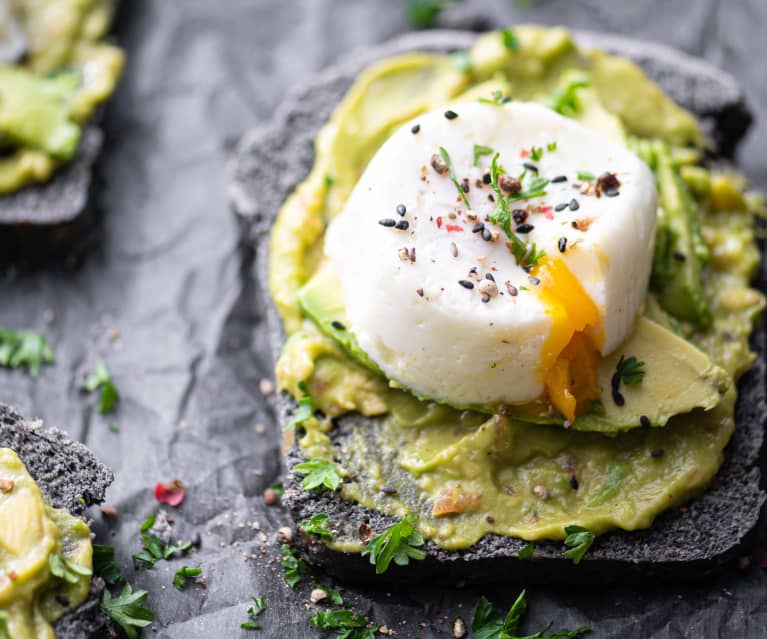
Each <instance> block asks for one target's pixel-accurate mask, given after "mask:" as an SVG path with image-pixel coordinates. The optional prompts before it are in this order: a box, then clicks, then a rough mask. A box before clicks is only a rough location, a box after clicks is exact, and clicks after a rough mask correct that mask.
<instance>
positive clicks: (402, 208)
mask: <svg viewBox="0 0 767 639" xmlns="http://www.w3.org/2000/svg"><path fill="white" fill-rule="evenodd" d="M405 213H407V208H405V205H404V204H397V214H398V215H405Z"/></svg>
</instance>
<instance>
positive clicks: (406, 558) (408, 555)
mask: <svg viewBox="0 0 767 639" xmlns="http://www.w3.org/2000/svg"><path fill="white" fill-rule="evenodd" d="M415 522H416V518H415V517H414V516H413V515H406V516H405V517H403V518H402V519H401V520H400V521H399V522H398V523H396V524H394V525H393V526H391V528H389V529H388V530H386V531H384V532H382V533H380V534H378V535H375V536H374V537H373V538H372V539H371V540H370V541H369V542H368V543H367V545H366V546H365V548H364V550H363V551H362V556H363V557H364V556H365V555H370V563H371V564H373V565H374V566H375V567H376V574H377V575H380V574H381V573H384V572H386V570H387V569H388V568H389V565H390V564H391V562H392V561H394V563H395V564H397V565H398V566H407V565H408V564H409V563H410V560H411V559H417V560H420V559H425V558H426V553H425V552H424V551H423V550H420V549H419V548H418V546H423V543H424V541H423V537H422V536H421V533H419V532H418V531H417V530H416V528H415Z"/></svg>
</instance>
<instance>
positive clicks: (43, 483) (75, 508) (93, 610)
mask: <svg viewBox="0 0 767 639" xmlns="http://www.w3.org/2000/svg"><path fill="white" fill-rule="evenodd" d="M0 448H11V449H12V450H14V451H15V452H16V454H17V455H18V456H19V457H20V459H21V461H23V462H24V464H25V465H26V467H27V469H28V470H29V473H30V475H32V477H33V479H34V480H35V481H36V482H37V485H38V486H40V489H41V490H42V492H43V495H44V497H45V499H46V501H47V502H48V503H49V504H51V505H52V506H54V507H56V508H65V509H67V510H68V511H69V512H70V513H72V514H73V515H76V516H78V517H84V515H85V511H86V510H87V509H88V508H89V507H90V506H93V505H95V504H99V503H101V502H102V501H103V500H104V496H105V494H106V490H107V488H108V487H109V485H110V484H111V483H112V481H113V479H114V476H113V475H112V471H111V470H109V468H107V467H106V466H104V465H103V464H102V463H101V462H100V461H99V460H98V459H96V457H95V456H94V455H93V453H91V452H90V451H89V450H88V449H87V448H86V447H85V446H83V445H82V444H80V443H77V442H74V441H72V440H71V439H69V438H68V437H67V436H66V435H65V434H64V433H62V432H61V431H59V430H56V429H41V428H35V427H33V426H32V425H30V423H29V422H27V421H25V420H24V418H23V417H22V416H21V415H19V414H18V413H17V412H16V411H15V410H13V409H12V408H10V407H8V406H6V405H4V404H0ZM103 591H104V582H103V581H102V580H101V579H99V578H98V577H94V578H93V579H92V580H91V591H90V596H89V597H88V599H87V601H86V602H85V603H84V604H83V605H81V606H80V607H79V608H77V609H76V610H73V611H72V612H70V613H69V614H67V615H65V616H64V617H62V618H61V619H59V621H57V622H56V624H55V625H54V631H55V633H56V637H57V639H112V638H114V637H117V633H116V631H115V628H114V624H113V623H112V621H111V620H110V619H109V618H108V617H107V616H106V615H104V613H102V612H101V609H100V608H99V604H100V601H101V595H102V593H103Z"/></svg>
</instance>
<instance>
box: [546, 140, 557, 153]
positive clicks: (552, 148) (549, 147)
mask: <svg viewBox="0 0 767 639" xmlns="http://www.w3.org/2000/svg"><path fill="white" fill-rule="evenodd" d="M546 150H547V151H548V152H549V153H553V152H554V151H556V150H557V143H556V142H549V143H548V144H547V145H546Z"/></svg>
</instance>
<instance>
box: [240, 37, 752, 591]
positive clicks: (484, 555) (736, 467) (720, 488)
mask: <svg viewBox="0 0 767 639" xmlns="http://www.w3.org/2000/svg"><path fill="white" fill-rule="evenodd" d="M474 37H475V36H474V35H473V34H471V33H468V32H460V31H431V32H424V33H418V34H412V35H408V36H405V37H402V38H399V39H397V40H394V41H392V42H390V43H388V44H385V45H383V46H380V47H376V48H373V49H368V50H365V51H363V52H358V53H357V54H356V55H353V56H351V57H350V58H349V60H347V61H346V62H342V63H341V64H339V65H338V66H336V67H333V68H331V69H329V70H327V71H326V72H324V73H323V74H321V75H320V76H318V77H317V78H316V79H315V80H314V81H313V82H311V83H310V84H308V85H306V86H304V87H301V88H299V89H298V90H296V91H295V92H294V93H293V96H292V98H290V99H289V100H288V101H287V102H286V103H285V105H284V106H283V107H282V108H281V109H280V110H279V112H278V114H277V116H276V118H275V120H274V121H273V122H272V123H271V124H269V125H268V126H266V127H263V128H261V129H258V130H255V131H252V132H250V133H249V134H246V135H245V137H244V138H243V140H242V142H241V144H240V146H239V149H238V152H237V156H236V160H235V164H234V179H233V182H232V186H231V199H232V203H233V206H234V209H235V211H236V213H237V215H238V218H239V220H240V222H241V224H242V225H243V227H244V228H245V230H246V232H247V233H248V234H249V237H250V238H251V239H252V241H253V244H254V246H255V247H256V262H257V275H258V285H257V295H258V297H259V302H260V304H261V305H262V306H261V307H262V308H264V309H265V313H266V315H267V319H268V326H269V333H268V336H267V338H268V340H269V344H270V347H271V349H272V353H273V356H274V357H275V358H276V357H277V356H278V354H279V351H280V348H281V346H282V343H283V341H284V337H285V336H284V333H283V332H282V328H281V324H280V320H279V316H278V315H277V312H276V309H275V307H274V305H273V303H272V301H271V299H270V297H269V292H268V283H267V282H268V280H267V242H268V230H269V227H270V226H271V223H272V221H273V219H274V216H275V214H276V213H277V211H278V210H279V208H280V205H281V203H282V202H283V201H284V199H285V198H286V197H287V196H288V195H289V194H290V192H291V191H292V190H293V188H295V186H296V185H297V184H298V182H300V181H301V180H302V179H303V178H304V177H305V176H306V175H307V174H308V172H309V170H310V168H311V166H312V162H313V147H312V142H313V139H314V137H315V136H316V134H317V132H318V130H319V128H320V127H321V126H322V124H323V123H324V122H325V121H326V120H327V119H328V117H329V116H330V114H331V112H332V110H333V108H334V107H335V106H336V105H337V104H338V102H339V101H340V99H341V98H342V96H343V94H344V92H345V91H346V90H347V89H348V88H349V86H350V85H351V83H352V82H353V80H354V78H355V77H356V76H357V74H358V73H359V72H360V71H361V70H362V69H363V68H364V67H365V66H367V65H368V64H370V63H371V62H372V61H374V60H376V59H379V58H381V57H385V56H388V55H393V54H397V53H402V52H405V51H411V50H430V51H452V50H455V49H460V48H466V47H468V46H470V45H471V43H472V42H473V39H474ZM576 39H577V40H578V42H579V43H581V44H583V45H585V46H594V47H598V48H601V49H605V50H608V51H611V52H615V53H618V54H621V55H625V56H627V57H630V58H632V59H634V60H635V61H636V62H637V63H638V64H640V65H641V66H642V67H643V68H644V69H645V71H646V72H647V73H648V74H649V75H650V76H651V77H652V78H653V79H654V80H655V81H657V82H658V83H659V84H660V85H661V86H662V87H663V88H664V89H665V90H666V91H667V92H668V93H669V94H670V95H671V97H672V98H673V99H674V100H675V101H676V102H678V103H679V104H681V105H683V106H685V107H687V108H688V109H690V110H692V111H693V112H694V113H695V114H696V115H697V116H698V117H699V118H700V119H701V121H702V122H703V124H704V126H705V127H706V129H707V130H708V132H709V134H710V135H711V137H712V138H713V140H714V141H715V143H716V145H717V152H718V154H719V155H720V156H721V157H729V156H730V155H731V154H732V153H733V151H734V149H735V148H736V146H737V143H738V142H739V141H740V139H741V138H742V136H743V135H744V133H745V131H746V129H747V128H748V125H749V123H750V122H751V116H750V113H749V111H748V108H747V106H746V104H745V101H744V98H743V93H742V91H741V90H740V88H739V87H738V85H737V83H736V82H735V81H734V79H733V78H732V77H730V76H729V75H727V74H725V73H723V72H721V71H719V70H717V69H715V68H713V67H711V66H709V65H707V64H706V63H704V62H702V61H700V60H696V59H694V58H690V57H689V56H686V55H684V54H682V53H679V52H677V51H675V50H672V49H669V48H667V47H664V46H661V45H656V44H651V43H643V42H639V41H636V40H632V39H629V38H624V37H617V36H603V35H600V34H593V33H577V34H576ZM762 287H764V276H763V275H762ZM752 345H753V347H754V349H755V350H756V351H757V352H758V354H759V358H758V360H757V363H756V364H755V365H754V367H753V368H752V370H751V371H749V373H747V374H746V375H745V376H744V377H743V379H742V380H741V381H740V383H739V401H738V404H737V407H736V421H737V427H736V430H735V434H734V436H733V439H732V441H731V442H730V444H729V446H728V448H727V451H726V456H725V463H724V465H723V467H722V469H721V470H720V472H719V473H718V475H717V476H716V478H715V480H714V481H713V482H712V484H711V486H710V487H709V488H708V489H707V490H706V491H705V493H704V494H703V495H701V496H700V497H699V498H697V499H694V500H692V501H691V502H690V503H689V504H687V505H686V506H685V507H684V508H683V509H673V510H671V511H668V512H666V513H664V514H662V515H661V516H659V517H658V518H657V520H656V522H655V523H654V525H653V526H652V528H651V529H649V530H644V531H638V532H632V533H628V532H614V533H610V534H607V535H604V536H601V537H599V538H598V539H597V540H596V541H595V543H594V544H593V546H592V547H591V549H590V550H589V552H588V553H587V555H586V556H585V557H584V559H583V560H582V562H581V563H580V564H579V565H578V566H574V565H573V564H572V562H571V561H570V560H568V559H563V558H562V555H561V554H562V550H563V547H562V544H561V543H557V542H545V543H539V544H537V546H536V551H535V559H534V560H532V561H530V560H521V559H519V558H518V557H517V552H518V551H519V549H520V548H521V547H522V546H523V545H524V543H525V542H522V541H521V540H518V539H511V538H508V537H502V536H498V535H488V536H486V537H485V538H483V539H482V540H481V541H480V542H479V543H477V544H476V545H474V546H473V547H471V548H469V549H467V550H464V551H460V552H451V551H445V550H442V549H440V548H439V547H437V546H436V545H434V544H433V543H431V542H427V544H426V546H425V548H426V550H427V552H428V555H429V556H428V558H427V559H426V560H424V561H418V562H413V563H411V565H410V566H409V567H408V568H407V569H391V570H389V571H388V572H387V573H385V574H384V575H380V576H375V575H374V571H373V568H372V566H370V564H369V563H368V560H367V558H362V557H360V555H358V554H346V553H337V552H333V551H331V550H329V549H328V548H327V547H326V546H325V545H324V544H323V543H321V542H318V541H309V540H304V546H303V548H302V552H303V554H304V556H305V558H306V559H307V560H308V561H310V562H311V563H314V564H318V565H322V566H323V567H324V568H325V569H326V570H327V571H328V572H330V573H332V574H335V575H337V576H339V577H341V578H344V579H352V580H368V579H375V580H376V582H377V583H383V582H385V581H387V580H391V581H394V582H403V581H412V580H420V579H425V578H429V579H434V578H437V579H443V580H447V581H450V582H464V583H470V582H486V581H489V580H492V579H494V578H496V579H507V578H508V577H509V575H513V576H514V577H515V578H518V579H520V580H524V581H525V582H544V583H590V582H596V583H605V582H609V581H621V582H627V581H643V580H649V579H694V578H698V577H700V576H702V575H704V574H707V573H709V572H711V571H712V570H714V569H715V568H716V567H717V566H718V565H720V564H722V563H724V562H726V561H727V560H729V559H730V558H732V557H733V556H735V555H736V554H737V553H738V551H739V550H740V548H741V546H742V544H743V543H744V542H746V541H747V538H748V536H749V533H750V532H751V531H752V529H753V528H754V526H755V524H756V522H757V520H758V517H759V513H760V510H761V507H762V504H763V503H764V500H765V494H764V493H763V492H762V490H761V489H760V485H759V484H760V474H759V469H758V467H757V462H758V459H759V455H760V451H761V447H762V439H763V429H764V426H765V423H767V397H766V394H767V391H765V388H767V380H766V375H765V332H764V329H763V328H761V327H760V328H759V330H758V331H757V332H756V334H755V336H754V339H753V344H752ZM294 407H295V403H294V402H293V400H292V399H291V398H290V397H288V396H285V395H281V396H277V397H276V398H275V408H276V411H277V415H279V416H280V419H281V420H283V421H284V420H287V419H288V417H289V415H290V414H291V412H292V410H293V409H294ZM368 425H369V424H368V423H367V420H366V419H364V418H362V417H360V416H357V415H351V416H347V417H345V418H343V419H341V420H340V422H339V426H338V427H337V428H335V429H334V430H333V432H332V437H333V438H334V443H336V444H338V445H340V444H341V443H342V442H343V439H344V438H345V437H347V436H348V433H349V432H350V431H351V430H353V429H362V432H366V430H368V431H369V429H366V426H368ZM302 459H303V458H302V456H301V452H300V451H299V449H298V448H297V447H296V446H293V447H292V448H291V449H290V450H289V451H288V453H287V455H286V458H285V462H286V476H285V482H284V486H285V494H284V498H283V502H284V504H285V506H286V507H287V509H288V510H289V512H290V514H291V516H292V517H293V519H294V520H295V521H297V522H298V521H302V520H304V519H308V518H309V517H311V516H312V515H313V514H315V513H319V512H323V513H327V514H328V515H330V519H331V520H332V521H334V522H341V524H340V526H341V530H340V531H339V533H340V535H341V536H348V537H351V538H354V537H355V536H356V535H357V530H358V528H359V526H360V524H362V523H366V524H368V525H369V526H371V527H372V528H373V529H374V530H376V531H381V530H384V529H385V528H387V527H388V526H390V525H391V524H392V523H394V521H395V520H394V519H392V518H390V517H386V516H383V515H381V514H380V513H377V512H374V511H371V510H368V509H365V508H362V507H361V506H359V505H358V504H354V503H350V502H347V501H344V500H343V499H341V498H340V497H339V495H338V493H332V494H331V493H327V492H325V493H317V492H316V491H313V492H312V493H307V492H306V491H303V490H301V488H300V482H301V477H299V476H297V475H296V474H295V473H293V471H292V468H293V467H294V466H295V465H296V464H297V463H300V461H302Z"/></svg>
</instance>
